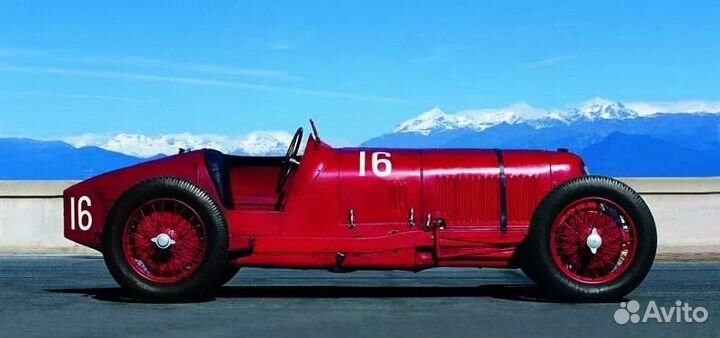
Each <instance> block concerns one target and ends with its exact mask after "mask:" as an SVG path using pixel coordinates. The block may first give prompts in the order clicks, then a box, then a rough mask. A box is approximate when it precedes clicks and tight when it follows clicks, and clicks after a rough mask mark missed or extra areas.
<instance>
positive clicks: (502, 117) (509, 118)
mask: <svg viewBox="0 0 720 338" xmlns="http://www.w3.org/2000/svg"><path fill="white" fill-rule="evenodd" d="M522 121H524V119H523V118H522V116H520V114H519V113H517V112H513V111H507V110H504V111H497V112H493V113H487V114H479V115H477V116H473V115H470V114H447V113H445V112H443V111H442V110H441V109H440V108H438V107H435V108H433V109H431V110H429V111H427V112H424V113H422V114H420V115H418V116H417V117H415V118H412V119H409V120H407V121H405V122H402V123H400V124H399V125H397V126H396V127H395V129H393V132H394V133H419V134H423V135H428V134H430V133H432V132H435V131H441V130H455V129H471V130H475V131H482V130H485V129H487V128H490V127H492V126H495V125H498V124H500V123H507V124H515V123H519V122H522Z"/></svg>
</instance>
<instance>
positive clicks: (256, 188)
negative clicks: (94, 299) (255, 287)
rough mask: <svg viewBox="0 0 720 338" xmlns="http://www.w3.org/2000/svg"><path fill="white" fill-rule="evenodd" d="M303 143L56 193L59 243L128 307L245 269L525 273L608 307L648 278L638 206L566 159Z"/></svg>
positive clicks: (175, 160)
mask: <svg viewBox="0 0 720 338" xmlns="http://www.w3.org/2000/svg"><path fill="white" fill-rule="evenodd" d="M302 135H303V132H302V128H300V129H298V130H297V132H296V133H295V136H294V137H293V139H292V142H291V144H290V147H289V149H288V151H287V154H286V155H285V156H284V157H248V156H232V155H225V154H222V153H220V152H218V151H216V150H210V149H202V150H196V151H189V152H185V153H181V154H178V155H174V156H169V157H166V158H163V159H159V160H155V161H151V162H147V163H143V164H140V165H136V166H133V167H130V168H125V169H121V170H117V171H113V172H109V173H106V174H103V175H100V176H97V177H94V178H91V179H88V180H86V181H84V182H81V183H79V184H76V185H73V186H72V187H70V188H68V189H67V190H65V192H64V210H65V212H64V223H65V224H64V231H65V237H67V238H68V239H70V240H72V241H75V242H77V243H80V244H82V245H85V246H88V247H90V248H93V249H96V250H98V251H100V252H102V254H103V256H104V259H105V263H106V264H107V267H108V269H109V270H110V273H111V274H112V276H113V277H114V278H115V280H116V281H117V282H118V283H119V284H120V285H121V286H122V287H123V288H125V289H127V290H128V291H129V292H131V293H133V294H135V295H136V296H139V297H142V298H149V299H156V300H157V299H160V300H166V299H178V298H181V299H182V298H192V297H200V296H207V295H208V294H212V292H213V291H214V290H216V289H217V288H218V287H220V286H221V285H222V284H224V283H226V282H227V281H229V280H230V279H232V277H233V276H234V275H235V274H236V273H237V272H238V270H239V269H240V268H241V267H263V268H273V267H277V268H300V269H327V270H330V271H334V272H348V271H354V270H360V269H399V270H410V271H419V270H423V269H428V268H433V267H468V268H479V267H493V268H521V269H522V270H523V271H524V272H525V273H526V274H527V275H528V276H529V277H530V278H532V279H533V280H534V281H535V282H536V283H537V284H538V285H540V287H541V288H542V289H543V290H545V291H547V293H548V294H549V295H552V296H554V297H559V298H563V299H572V300H596V299H608V298H618V297H622V296H624V295H626V294H627V293H629V292H630V291H632V290H633V289H635V288H636V287H637V286H638V285H639V284H640V282H641V281H642V280H643V279H644V278H645V276H646V275H647V273H648V271H649V270H650V267H651V265H652V262H653V260H654V257H655V250H656V244H657V243H656V242H657V239H656V230H655V223H654V220H653V217H652V215H651V213H650V211H649V209H648V207H647V205H646V204H645V202H644V201H643V200H642V198H641V197H640V196H639V195H638V194H637V193H636V192H635V191H633V190H632V189H631V188H629V187H628V186H626V185H625V184H623V183H621V182H619V181H616V180H614V179H611V178H606V177H599V176H588V175H587V172H586V169H585V166H584V163H583V161H582V159H581V158H580V157H578V156H576V155H574V154H572V153H570V152H567V151H565V150H559V151H537V150H533V151H529V150H528V151H526V150H484V149H443V150H440V149H416V150H415V149H381V148H341V149H336V148H332V147H330V146H329V145H327V144H325V143H324V142H322V141H321V140H320V138H319V137H318V135H317V130H316V129H315V126H314V125H313V135H311V136H310V137H309V138H308V140H307V143H306V146H305V151H304V152H303V154H302V156H299V155H298V151H299V149H300V145H301V143H302Z"/></svg>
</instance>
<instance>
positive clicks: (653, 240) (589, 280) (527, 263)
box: [522, 176, 657, 300]
mask: <svg viewBox="0 0 720 338" xmlns="http://www.w3.org/2000/svg"><path fill="white" fill-rule="evenodd" d="M656 246H657V235H656V230H655V222H654V220H653V217H652V215H651V213H650V210H649V209H648V207H647V205H646V204H645V202H644V201H643V200H642V198H641V197H640V196H639V195H638V194H637V193H636V192H635V191H633V190H632V189H631V188H630V187H628V186H627V185H625V184H623V183H622V182H619V181H617V180H614V179H610V178H606V177H597V176H586V177H581V178H578V179H575V180H572V181H570V182H567V183H565V184H563V185H562V186H560V187H558V188H557V189H556V190H554V191H553V192H551V193H550V194H549V195H548V196H547V197H546V198H545V199H544V200H543V201H542V202H541V203H540V206H539V207H538V209H537V211H536V213H535V215H534V217H533V221H532V225H531V229H530V234H529V235H528V238H527V242H526V243H525V247H524V248H523V249H524V251H523V253H524V254H525V257H523V259H524V261H523V266H522V267H523V270H524V271H525V272H526V274H527V275H528V276H529V277H531V278H532V279H533V280H535V282H536V283H538V285H540V286H541V287H542V288H543V289H544V290H546V291H547V292H548V293H550V294H551V295H553V296H556V297H560V298H567V299H578V300H600V299H612V298H619V297H623V296H625V295H626V294H628V293H630V292H631V291H632V290H634V289H635V288H636V287H637V286H638V285H639V284H640V282H642V280H643V279H644V278H645V276H646V275H647V273H648V271H649V270H650V267H651V265H652V262H653V260H654V258H655V250H656Z"/></svg>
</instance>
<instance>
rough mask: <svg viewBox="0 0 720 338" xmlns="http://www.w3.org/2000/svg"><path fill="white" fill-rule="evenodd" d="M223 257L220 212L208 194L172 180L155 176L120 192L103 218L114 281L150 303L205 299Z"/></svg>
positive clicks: (215, 282)
mask: <svg viewBox="0 0 720 338" xmlns="http://www.w3.org/2000/svg"><path fill="white" fill-rule="evenodd" d="M227 253H228V231H227V225H226V223H225V220H224V217H223V214H222V211H221V210H220V209H219V208H218V206H217V205H216V204H215V202H214V201H213V200H212V198H211V197H210V195H208V194H207V192H205V191H204V190H202V189H201V188H199V187H197V186H196V185H194V184H192V183H190V182H188V181H185V180H181V179H177V178H157V179H151V180H147V181H144V182H141V183H139V184H138V185H136V186H134V187H132V188H130V189H129V190H128V191H127V192H125V193H124V194H123V195H122V196H121V197H120V198H119V199H118V201H117V202H116V203H115V205H114V206H113V208H112V211H111V212H110V215H109V217H108V221H107V224H106V229H105V233H104V241H103V257H104V258H105V263H106V265H107V267H108V270H110V273H111V274H112V276H113V277H114V278H115V280H116V281H117V282H118V283H119V284H120V285H121V286H122V287H123V288H125V289H126V290H128V291H129V292H131V293H132V294H133V295H135V296H138V297H141V298H145V299H152V300H174V299H192V298H197V297H204V296H209V295H210V294H211V293H212V292H213V291H214V290H215V289H216V288H217V286H218V281H219V280H220V279H221V278H224V276H222V275H221V272H222V271H223V268H224V267H225V263H226V261H227Z"/></svg>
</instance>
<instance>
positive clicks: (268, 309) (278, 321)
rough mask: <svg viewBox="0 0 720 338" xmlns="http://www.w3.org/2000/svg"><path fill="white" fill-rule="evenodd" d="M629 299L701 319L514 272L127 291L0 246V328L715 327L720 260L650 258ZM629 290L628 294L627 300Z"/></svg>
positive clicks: (94, 268)
mask: <svg viewBox="0 0 720 338" xmlns="http://www.w3.org/2000/svg"><path fill="white" fill-rule="evenodd" d="M628 299H632V300H637V301H638V302H639V303H640V304H641V310H640V313H641V314H642V313H644V311H645V308H646V307H647V304H648V302H649V301H651V300H653V301H655V302H656V305H657V306H658V307H660V306H664V307H666V308H668V309H669V308H670V307H672V306H674V304H675V301H677V300H682V301H684V302H687V303H689V305H690V306H693V307H699V306H702V307H704V308H705V309H706V310H707V312H708V318H707V320H706V321H705V322H703V323H676V322H672V323H662V324H661V323H657V322H656V321H653V322H646V323H639V324H632V323H628V324H625V325H619V324H617V323H616V322H615V321H614V319H613V315H614V314H615V311H616V310H618V309H619V304H618V302H619V301H618V302H610V303H593V304H564V303H555V302H551V301H548V300H546V299H543V298H541V297H539V296H538V293H537V292H536V290H535V289H534V288H533V287H532V283H531V282H530V281H528V279H527V278H525V276H524V275H522V273H520V272H517V271H504V270H491V269H486V270H479V269H436V270H428V271H423V272H420V273H415V274H414V273H409V272H364V271H363V272H354V273H347V274H333V273H330V272H321V271H293V270H261V269H245V270H242V271H241V272H240V274H239V275H238V276H237V277H236V278H235V279H234V280H233V281H232V282H231V284H230V285H229V286H226V287H224V288H223V289H222V290H221V292H220V293H219V295H218V296H217V297H216V298H215V299H211V300H207V301H205V302H199V303H189V304H187V303H186V304H147V303H140V302H137V301H136V300H133V299H130V298H127V297H125V296H124V295H123V293H122V291H121V290H120V289H118V288H117V286H116V284H115V282H114V281H113V280H112V278H111V277H110V275H109V274H108V272H107V271H106V270H105V266H104V264H103V261H102V260H101V259H98V258H96V257H12V256H5V257H0V337H25V336H53V337H65V336H73V337H86V336H93V337H109V336H136V337H145V336H152V337H185V336H193V337H212V336H232V337H306V336H307V337H486V336H491V337H495V336H498V337H516V336H528V335H532V336H545V337H565V336H567V337H583V338H585V337H607V336H616V337H641V336H642V337H655V336H657V337H660V336H666V337H670V336H682V337H700V336H706V337H717V336H720V263H656V265H655V267H654V269H653V270H652V272H651V273H650V275H649V277H648V279H647V280H646V281H645V282H644V283H643V284H642V285H641V287H640V288H639V289H638V290H636V291H635V292H634V293H633V294H631V295H630V296H629V297H628ZM626 301H627V299H626Z"/></svg>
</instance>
